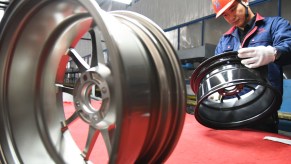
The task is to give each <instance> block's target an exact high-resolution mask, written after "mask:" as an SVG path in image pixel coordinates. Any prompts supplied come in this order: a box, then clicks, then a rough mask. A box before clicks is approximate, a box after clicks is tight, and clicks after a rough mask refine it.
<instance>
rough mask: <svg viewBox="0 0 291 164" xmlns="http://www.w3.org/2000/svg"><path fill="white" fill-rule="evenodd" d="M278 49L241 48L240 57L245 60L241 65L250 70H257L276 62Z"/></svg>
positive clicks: (261, 47) (268, 47) (262, 47)
mask: <svg viewBox="0 0 291 164" xmlns="http://www.w3.org/2000/svg"><path fill="white" fill-rule="evenodd" d="M275 54H276V49H275V48H274V47H272V46H267V47H265V46H258V47H249V48H241V49H239V50H238V57H239V58H243V60H242V61H241V63H242V64H243V65H245V66H246V67H248V68H257V67H260V66H263V65H267V64H269V63H271V62H274V61H275V58H276V57H275Z"/></svg>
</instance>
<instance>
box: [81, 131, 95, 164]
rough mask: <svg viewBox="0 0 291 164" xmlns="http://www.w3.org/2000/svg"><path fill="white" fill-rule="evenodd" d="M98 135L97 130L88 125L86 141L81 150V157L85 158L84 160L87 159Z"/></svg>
mask: <svg viewBox="0 0 291 164" xmlns="http://www.w3.org/2000/svg"><path fill="white" fill-rule="evenodd" d="M98 135H99V131H98V130H96V129H95V128H94V127H92V126H89V132H88V137H87V141H86V146H85V148H84V150H83V154H82V155H83V157H84V159H85V161H88V160H89V157H90V154H91V152H92V150H93V147H94V145H95V142H96V140H97V138H98Z"/></svg>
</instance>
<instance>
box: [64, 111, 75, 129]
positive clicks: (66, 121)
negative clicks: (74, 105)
mask: <svg viewBox="0 0 291 164" xmlns="http://www.w3.org/2000/svg"><path fill="white" fill-rule="evenodd" d="M77 118H78V113H77V112H74V113H73V114H72V115H71V116H70V117H69V118H68V119H67V120H65V121H62V132H65V131H66V130H68V126H69V125H70V124H71V123H72V122H74V121H75V120H76V119H77Z"/></svg>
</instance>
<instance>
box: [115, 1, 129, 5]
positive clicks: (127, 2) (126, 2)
mask: <svg viewBox="0 0 291 164" xmlns="http://www.w3.org/2000/svg"><path fill="white" fill-rule="evenodd" d="M113 1H116V2H121V3H125V4H127V5H129V4H130V3H131V2H132V0H113Z"/></svg>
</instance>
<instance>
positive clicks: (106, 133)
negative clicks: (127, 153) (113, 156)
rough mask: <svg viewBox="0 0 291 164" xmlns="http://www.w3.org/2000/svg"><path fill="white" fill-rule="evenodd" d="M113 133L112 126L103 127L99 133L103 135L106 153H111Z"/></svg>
mask: <svg viewBox="0 0 291 164" xmlns="http://www.w3.org/2000/svg"><path fill="white" fill-rule="evenodd" d="M113 133H114V128H108V129H103V130H101V135H102V137H103V140H104V142H105V145H106V148H107V152H108V154H110V153H111V150H112V146H111V145H112V142H111V141H112V135H113Z"/></svg>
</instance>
